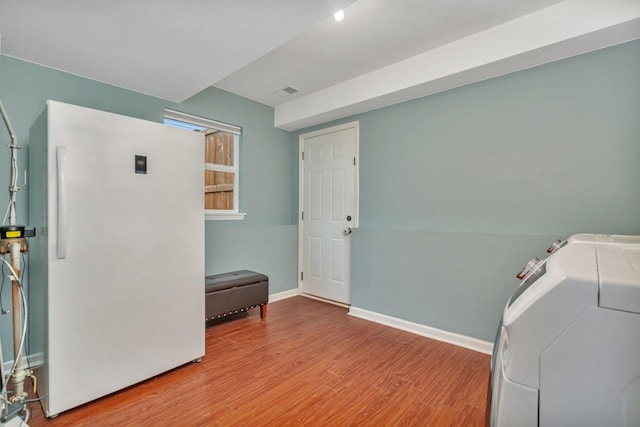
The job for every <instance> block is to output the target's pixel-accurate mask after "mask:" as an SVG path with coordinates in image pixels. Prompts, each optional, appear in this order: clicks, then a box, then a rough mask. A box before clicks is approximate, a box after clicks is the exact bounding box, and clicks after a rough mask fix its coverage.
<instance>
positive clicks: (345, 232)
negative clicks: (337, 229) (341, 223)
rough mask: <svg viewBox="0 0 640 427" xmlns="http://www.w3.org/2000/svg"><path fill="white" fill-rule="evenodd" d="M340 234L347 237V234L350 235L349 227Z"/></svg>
mask: <svg viewBox="0 0 640 427" xmlns="http://www.w3.org/2000/svg"><path fill="white" fill-rule="evenodd" d="M342 234H344V235H345V236H348V235H349V234H351V227H349V228H345V229H344V231H342Z"/></svg>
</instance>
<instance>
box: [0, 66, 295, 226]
mask: <svg viewBox="0 0 640 427" xmlns="http://www.w3.org/2000/svg"><path fill="white" fill-rule="evenodd" d="M0 99H2V102H3V103H4V105H5V108H6V110H7V111H8V113H9V116H10V118H11V121H12V123H13V126H14V128H15V131H16V134H17V135H18V139H19V142H20V144H23V145H24V144H27V143H28V138H29V127H30V126H31V124H32V123H33V122H34V121H35V119H36V118H37V116H38V115H39V114H40V113H41V112H42V111H43V109H44V107H45V101H46V100H47V99H53V100H57V101H62V102H68V103H71V104H76V105H82V106H85V107H90V108H96V109H99V110H105V111H111V112H114V113H118V114H124V115H127V116H132V117H139V118H142V119H147V120H153V121H158V122H161V121H162V118H163V109H164V108H172V109H176V110H179V111H185V112H188V113H191V114H196V115H200V116H203V117H208V118H211V119H214V120H218V121H222V122H227V123H231V124H235V125H238V126H241V127H242V129H243V135H242V138H241V160H240V161H241V164H242V166H243V171H242V174H241V186H242V188H241V191H240V193H241V194H240V208H241V210H243V211H244V212H246V213H247V217H246V219H245V221H243V223H244V224H256V225H257V224H259V225H284V224H290V223H291V217H290V214H291V212H290V211H291V209H290V203H291V198H290V193H289V191H288V189H289V188H290V176H291V170H290V166H291V159H290V156H291V152H290V151H291V150H290V144H291V142H290V134H289V132H286V131H282V130H280V129H275V128H274V127H273V108H271V107H268V106H266V105H263V104H259V103H257V102H254V101H251V100H248V99H246V98H242V97H240V96H237V95H234V94H231V93H228V92H225V91H222V90H220V89H215V88H208V89H206V90H204V91H202V92H201V93H199V94H197V95H195V96H194V97H192V98H190V99H188V100H186V101H185V102H184V103H182V104H174V103H171V102H169V101H166V100H163V99H160V98H154V97H151V96H146V95H142V94H139V93H136V92H132V91H129V90H125V89H122V88H117V87H114V86H110V85H107V84H104V83H99V82H96V81H93V80H89V79H84V78H81V77H78V76H74V75H71V74H67V73H63V72H60V71H56V70H52V69H50V68H46V67H42V66H38V65H34V64H31V63H27V62H24V61H20V60H17V59H14V58H11V57H7V56H4V55H0ZM5 135H6V133H5V131H4V129H0V138H2V139H4V138H5ZM7 138H8V136H7ZM1 149H2V148H0V150H1ZM23 151H25V150H23ZM25 156H26V154H23V153H21V157H22V158H23V159H24V158H25ZM22 166H24V163H23V165H22ZM5 167H8V154H7V155H2V152H1V151H0V168H2V169H0V170H6V169H5ZM5 175H6V176H5ZM8 181H9V176H8V173H6V174H3V173H0V188H5V187H6V185H8ZM5 183H7V184H5ZM3 197H4V196H3V195H2V194H1V193H0V201H2V200H3ZM24 200H26V198H24ZM20 201H21V200H19V207H20V206H24V205H23V204H22V203H20ZM7 202H8V199H7ZM23 218H26V217H23Z"/></svg>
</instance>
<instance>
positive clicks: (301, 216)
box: [300, 211, 304, 221]
mask: <svg viewBox="0 0 640 427" xmlns="http://www.w3.org/2000/svg"><path fill="white" fill-rule="evenodd" d="M300 219H301V220H302V221H304V211H302V212H300Z"/></svg>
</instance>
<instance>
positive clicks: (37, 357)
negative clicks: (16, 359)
mask: <svg viewBox="0 0 640 427" xmlns="http://www.w3.org/2000/svg"><path fill="white" fill-rule="evenodd" d="M43 364H44V355H43V354H42V353H35V354H30V355H28V356H27V357H26V358H25V357H23V358H22V367H23V368H25V369H26V368H27V366H28V367H30V368H37V367H39V366H42V365H43ZM11 366H13V360H7V361H6V362H4V372H5V374H8V373H9V371H10V370H11Z"/></svg>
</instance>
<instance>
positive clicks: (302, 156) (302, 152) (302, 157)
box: [302, 151, 304, 160]
mask: <svg viewBox="0 0 640 427" xmlns="http://www.w3.org/2000/svg"><path fill="white" fill-rule="evenodd" d="M302 160H304V151H303V152H302Z"/></svg>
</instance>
